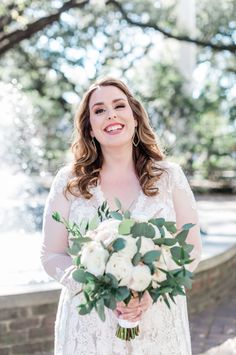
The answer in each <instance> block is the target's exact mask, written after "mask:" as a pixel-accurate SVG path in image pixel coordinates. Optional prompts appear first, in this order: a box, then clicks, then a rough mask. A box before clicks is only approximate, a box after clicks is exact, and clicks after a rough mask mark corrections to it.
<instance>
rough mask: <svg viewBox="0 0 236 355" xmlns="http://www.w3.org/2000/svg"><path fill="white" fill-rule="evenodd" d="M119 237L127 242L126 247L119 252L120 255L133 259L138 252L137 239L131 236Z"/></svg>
mask: <svg viewBox="0 0 236 355" xmlns="http://www.w3.org/2000/svg"><path fill="white" fill-rule="evenodd" d="M119 237H120V238H122V239H124V240H125V247H124V248H123V249H121V250H119V252H118V254H119V255H121V256H124V257H126V258H128V259H132V258H133V256H134V255H135V254H136V253H137V250H138V248H137V245H136V239H135V238H133V237H131V236H130V235H119Z"/></svg>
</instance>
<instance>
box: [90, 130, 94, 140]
mask: <svg viewBox="0 0 236 355" xmlns="http://www.w3.org/2000/svg"><path fill="white" fill-rule="evenodd" d="M90 136H91V137H92V138H94V133H93V131H92V129H91V131H90Z"/></svg>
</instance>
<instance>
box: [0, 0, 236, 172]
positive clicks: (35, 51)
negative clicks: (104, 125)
mask: <svg viewBox="0 0 236 355" xmlns="http://www.w3.org/2000/svg"><path fill="white" fill-rule="evenodd" d="M177 3H178V1H170V0H169V1H161V0H160V1H155V0H142V1H141V0H134V1H127V0H126V1H125V0H121V1H111V0H110V1H103V0H100V1H98V0H91V1H75V0H71V1H61V0H54V1H50V2H48V1H42V0H41V1H38V0H34V1H30V0H15V1H12V0H4V1H3V2H1V4H0V80H1V82H2V83H5V84H7V85H9V84H11V90H13V89H12V88H16V89H17V90H18V92H20V93H21V95H22V96H21V95H20V94H19V96H17V95H15V96H14V95H13V96H12V99H11V100H15V101H16V102H15V101H14V102H13V106H14V107H13V108H14V109H15V111H16V112H15V119H14V120H13V126H14V132H15V133H14V134H12V131H9V132H10V133H9V134H8V135H6V136H5V143H6V141H7V142H8V143H6V146H9V152H10V151H12V156H14V158H11V159H14V161H13V160H11V161H12V163H14V166H15V169H16V170H17V169H20V170H24V171H25V172H26V173H27V174H40V173H42V172H45V171H46V172H53V173H54V172H55V170H56V169H57V168H58V167H59V166H60V165H61V164H63V162H64V161H65V160H66V155H67V152H68V148H69V146H70V143H71V134H72V129H73V114H74V112H75V109H76V107H77V105H78V103H79V101H80V98H81V96H82V94H83V92H84V91H85V90H86V89H87V87H88V86H89V85H90V83H91V82H93V81H94V80H95V79H96V78H97V77H100V76H103V75H107V74H112V75H115V76H118V77H120V78H121V79H123V80H124V81H126V82H127V83H128V85H130V87H131V89H132V90H133V92H134V93H135V94H136V95H138V96H139V98H140V99H141V100H142V102H143V103H144V105H145V107H146V109H147V111H148V113H149V115H150V118H151V121H152V125H153V127H154V128H155V129H156V132H157V134H158V135H159V137H160V139H161V141H162V143H163V145H164V147H165V148H166V151H167V153H168V154H169V155H173V156H175V157H181V158H179V160H180V163H181V164H183V165H184V166H185V168H186V169H188V171H189V173H191V174H192V175H194V173H195V172H200V173H201V176H202V178H208V179H215V178H217V176H216V175H217V174H216V173H215V172H216V171H219V170H220V171H222V172H224V171H234V172H235V158H236V139H235V137H236V135H235V133H236V129H235V128H236V81H235V76H236V59H235V50H236V20H235V13H236V2H235V0H224V1H223V0H222V1H219V0H216V1H214V2H213V1H207V0H199V1H197V2H196V34H195V37H194V38H195V40H193V42H194V41H195V42H196V49H197V51H196V69H195V72H194V75H195V78H197V79H199V77H200V76H202V80H200V81H198V84H197V85H196V86H195V89H194V90H193V91H191V90H186V86H185V84H186V79H184V77H183V75H182V74H181V72H180V70H179V68H178V65H176V56H175V47H174V45H173V43H174V42H181V41H182V39H183V38H185V40H187V41H191V40H192V37H191V36H190V35H189V34H188V33H186V32H184V30H180V29H179V28H178V25H177V11H176V6H177V5H178V4H177ZM161 32H164V33H165V36H164V37H163V35H162V34H161ZM168 37H178V38H177V39H176V40H173V39H169V38H168ZM173 41H174V42H173ZM163 42H166V43H167V49H166V50H165V51H164V52H161V53H164V54H163V55H160V51H159V47H162V46H163ZM2 90H3V91H2V93H1V94H0V95H1V96H2V97H3V96H4V94H5V93H4V86H2ZM11 90H10V91H9V95H10V96H11ZM6 91H7V90H6ZM23 98H24V99H23ZM25 98H26V99H25ZM22 100H26V101H27V102H28V104H26V106H27V107H31V111H30V114H29V112H26V111H25V106H24V105H23V106H22V107H21V105H20V101H22ZM29 116H30V117H29ZM10 147H11V148H10ZM12 147H13V148H12Z"/></svg>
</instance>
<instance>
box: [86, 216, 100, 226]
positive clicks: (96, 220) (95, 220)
mask: <svg viewBox="0 0 236 355" xmlns="http://www.w3.org/2000/svg"><path fill="white" fill-rule="evenodd" d="M99 222H100V221H99V217H98V215H97V214H96V215H95V216H94V217H93V218H92V219H91V221H90V222H89V226H88V229H89V230H94V229H96V228H97V227H98V225H99Z"/></svg>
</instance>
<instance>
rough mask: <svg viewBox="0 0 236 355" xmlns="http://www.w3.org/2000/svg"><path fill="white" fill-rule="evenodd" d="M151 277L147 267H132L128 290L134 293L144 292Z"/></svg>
mask: <svg viewBox="0 0 236 355" xmlns="http://www.w3.org/2000/svg"><path fill="white" fill-rule="evenodd" d="M151 281H152V275H151V272H150V269H149V267H148V266H147V265H137V266H134V267H133V272H132V279H131V282H130V284H129V288H131V289H132V290H134V291H137V292H138V291H144V290H145V289H146V288H147V287H148V285H149V284H150V282H151Z"/></svg>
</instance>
